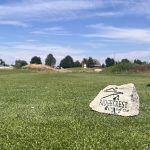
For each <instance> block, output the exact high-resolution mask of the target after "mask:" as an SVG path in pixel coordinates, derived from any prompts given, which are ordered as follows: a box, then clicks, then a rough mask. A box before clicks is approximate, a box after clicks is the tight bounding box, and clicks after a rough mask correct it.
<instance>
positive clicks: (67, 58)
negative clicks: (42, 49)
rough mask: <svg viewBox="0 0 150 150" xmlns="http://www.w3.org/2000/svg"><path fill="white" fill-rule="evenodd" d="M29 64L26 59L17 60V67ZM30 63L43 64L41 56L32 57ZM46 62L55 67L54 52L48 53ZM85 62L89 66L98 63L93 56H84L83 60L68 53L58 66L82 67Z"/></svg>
mask: <svg viewBox="0 0 150 150" xmlns="http://www.w3.org/2000/svg"><path fill="white" fill-rule="evenodd" d="M27 64H28V63H27V61H25V60H16V61H15V67H16V68H21V67H23V66H25V65H27ZM30 64H42V61H41V58H40V57H38V56H34V57H32V58H31V61H30ZM44 64H45V65H48V66H51V67H55V65H56V58H55V57H54V56H53V54H48V55H47V57H46V59H45V63H44ZM83 64H86V65H87V67H93V66H94V64H96V61H95V59H93V58H92V57H89V58H83V60H82V61H81V62H80V61H79V60H76V61H74V60H73V58H72V57H71V56H69V55H67V56H65V57H64V58H63V59H62V60H61V61H60V64H59V65H58V66H57V67H62V68H72V67H81V66H83Z"/></svg>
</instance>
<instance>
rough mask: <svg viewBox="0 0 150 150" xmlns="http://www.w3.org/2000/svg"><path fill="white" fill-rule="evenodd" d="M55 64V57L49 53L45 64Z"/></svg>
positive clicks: (52, 65)
mask: <svg viewBox="0 0 150 150" xmlns="http://www.w3.org/2000/svg"><path fill="white" fill-rule="evenodd" d="M55 64H56V59H55V57H54V56H53V55H52V54H49V55H48V56H47V57H46V59H45V65H48V66H51V67H54V66H55Z"/></svg>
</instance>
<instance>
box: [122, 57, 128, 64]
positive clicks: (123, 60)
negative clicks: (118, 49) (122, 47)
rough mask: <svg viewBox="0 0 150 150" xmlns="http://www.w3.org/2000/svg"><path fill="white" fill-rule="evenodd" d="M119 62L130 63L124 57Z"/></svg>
mask: <svg viewBox="0 0 150 150" xmlns="http://www.w3.org/2000/svg"><path fill="white" fill-rule="evenodd" d="M121 63H130V61H129V60H128V59H127V58H124V59H122V60H121Z"/></svg>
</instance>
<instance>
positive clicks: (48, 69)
mask: <svg viewBox="0 0 150 150" xmlns="http://www.w3.org/2000/svg"><path fill="white" fill-rule="evenodd" d="M23 69H29V70H35V71H43V72H71V71H70V70H67V69H64V68H61V69H56V68H52V67H50V66H47V65H42V64H29V65H26V66H24V67H23Z"/></svg>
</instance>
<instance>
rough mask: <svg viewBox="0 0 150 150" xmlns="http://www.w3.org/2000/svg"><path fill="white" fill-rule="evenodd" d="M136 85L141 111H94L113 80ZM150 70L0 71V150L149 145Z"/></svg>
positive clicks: (140, 149)
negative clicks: (92, 105) (92, 104)
mask: <svg viewBox="0 0 150 150" xmlns="http://www.w3.org/2000/svg"><path fill="white" fill-rule="evenodd" d="M126 83H134V84H135V87H136V89H137V92H138V94H139V97H140V114H139V115H138V116H136V117H121V116H114V115H108V114H102V113H98V112H94V111H91V109H90V108H89V103H90V102H91V101H92V100H93V99H94V98H95V96H96V95H97V94H98V93H99V91H100V90H101V89H102V88H104V87H106V86H107V85H110V84H116V85H121V84H126ZM147 84H150V74H148V73H147V74H116V75H115V74H99V73H79V72H78V73H49V74H48V73H37V72H29V71H25V70H23V71H21V70H18V71H17V70H16V71H0V149H1V150H5V149H6V150H30V149H31V150H46V149H47V150H63V149H64V150H105V149H109V150H111V149H114V150H116V149H119V150H120V149H124V150H130V149H134V150H148V149H150V87H148V86H146V85H147Z"/></svg>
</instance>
